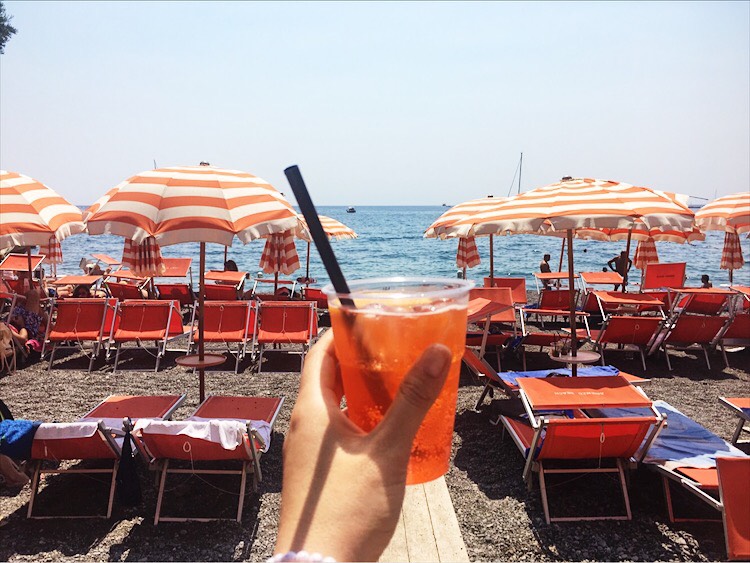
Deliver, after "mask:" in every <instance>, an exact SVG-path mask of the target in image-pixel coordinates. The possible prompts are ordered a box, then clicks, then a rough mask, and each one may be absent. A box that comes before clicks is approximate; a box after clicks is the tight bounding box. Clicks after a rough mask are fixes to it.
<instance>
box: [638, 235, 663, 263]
mask: <svg viewBox="0 0 750 563" xmlns="http://www.w3.org/2000/svg"><path fill="white" fill-rule="evenodd" d="M658 261H659V254H658V253H657V252H656V242H654V239H652V238H649V239H646V240H640V241H638V246H637V247H636V249H635V256H633V266H635V267H636V268H637V269H639V270H645V269H646V264H649V263H651V262H658Z"/></svg>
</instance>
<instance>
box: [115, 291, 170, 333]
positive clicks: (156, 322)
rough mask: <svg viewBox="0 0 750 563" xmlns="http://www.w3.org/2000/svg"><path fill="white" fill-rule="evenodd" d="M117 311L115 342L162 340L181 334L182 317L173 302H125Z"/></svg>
mask: <svg viewBox="0 0 750 563" xmlns="http://www.w3.org/2000/svg"><path fill="white" fill-rule="evenodd" d="M118 311H119V315H118V316H119V326H118V328H117V330H116V331H115V335H114V341H115V342H133V341H135V340H162V339H164V337H165V336H176V335H179V334H181V333H182V332H183V326H182V316H181V315H180V311H179V309H178V308H177V307H176V306H175V302H174V301H147V300H140V301H126V302H124V303H120V306H119V309H118ZM170 313H171V315H170Z"/></svg>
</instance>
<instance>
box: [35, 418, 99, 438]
mask: <svg viewBox="0 0 750 563" xmlns="http://www.w3.org/2000/svg"><path fill="white" fill-rule="evenodd" d="M98 427H99V424H98V423H96V422H43V423H42V424H40V425H39V428H37V431H36V434H34V439H35V440H37V439H38V440H65V439H68V438H90V437H91V436H93V435H94V434H96V429H97V428H98Z"/></svg>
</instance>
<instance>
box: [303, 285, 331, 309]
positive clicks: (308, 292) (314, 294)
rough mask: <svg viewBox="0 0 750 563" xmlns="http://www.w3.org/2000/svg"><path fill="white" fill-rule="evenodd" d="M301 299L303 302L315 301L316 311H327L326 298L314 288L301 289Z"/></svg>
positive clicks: (320, 291)
mask: <svg viewBox="0 0 750 563" xmlns="http://www.w3.org/2000/svg"><path fill="white" fill-rule="evenodd" d="M302 297H303V299H304V300H305V301H315V306H316V307H317V308H318V309H328V297H326V294H325V293H323V291H322V290H320V289H318V288H316V287H303V288H302Z"/></svg>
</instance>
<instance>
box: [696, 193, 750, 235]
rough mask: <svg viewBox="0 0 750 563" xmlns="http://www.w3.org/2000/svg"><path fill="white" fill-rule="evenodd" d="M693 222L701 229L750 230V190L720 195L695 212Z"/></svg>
mask: <svg viewBox="0 0 750 563" xmlns="http://www.w3.org/2000/svg"><path fill="white" fill-rule="evenodd" d="M695 224H696V225H697V226H698V228H699V229H701V230H703V231H727V232H735V233H737V234H742V233H747V232H750V192H740V193H738V194H732V195H726V196H724V197H720V198H718V199H716V200H714V201H712V202H710V203H708V204H706V205H704V206H703V207H702V208H700V209H699V210H698V211H697V212H696V213H695Z"/></svg>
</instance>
